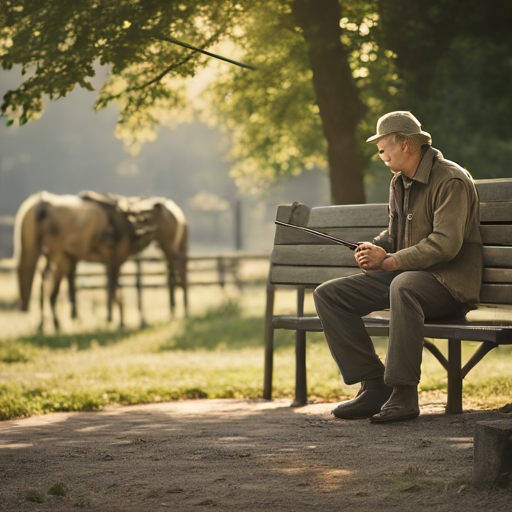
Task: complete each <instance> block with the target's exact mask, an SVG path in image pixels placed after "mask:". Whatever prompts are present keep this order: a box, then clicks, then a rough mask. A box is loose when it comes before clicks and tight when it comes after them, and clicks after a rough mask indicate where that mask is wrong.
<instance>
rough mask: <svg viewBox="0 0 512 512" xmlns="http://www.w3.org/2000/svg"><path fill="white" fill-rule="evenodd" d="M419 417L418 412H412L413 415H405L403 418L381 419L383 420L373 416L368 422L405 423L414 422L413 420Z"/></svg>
mask: <svg viewBox="0 0 512 512" xmlns="http://www.w3.org/2000/svg"><path fill="white" fill-rule="evenodd" d="M419 415H420V413H419V412H414V413H410V414H405V415H403V416H395V417H393V416H391V417H389V416H388V417H387V418H386V417H385V416H384V417H383V418H375V417H374V416H372V417H371V418H370V421H371V422H372V423H393V422H395V421H406V420H414V419H415V418H417V417H418V416H419Z"/></svg>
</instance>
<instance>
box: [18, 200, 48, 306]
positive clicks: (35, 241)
mask: <svg viewBox="0 0 512 512" xmlns="http://www.w3.org/2000/svg"><path fill="white" fill-rule="evenodd" d="M42 196H43V192H39V193H36V194H33V195H31V196H30V197H29V198H27V199H26V200H25V201H23V203H22V204H21V206H20V208H19V210H18V212H17V213H16V217H15V218H14V240H13V245H14V255H13V259H14V262H15V265H16V268H17V272H18V289H19V305H20V309H21V310H22V311H27V310H28V305H29V301H30V292H31V289H32V281H33V279H34V273H35V269H36V265H37V261H38V259H39V256H40V255H41V248H40V246H39V227H38V222H37V220H38V219H37V217H39V218H41V217H42V216H44V211H43V205H44V203H43V202H42ZM36 212H37V217H36Z"/></svg>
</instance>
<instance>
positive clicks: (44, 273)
mask: <svg viewBox="0 0 512 512" xmlns="http://www.w3.org/2000/svg"><path fill="white" fill-rule="evenodd" d="M49 272H50V262H49V261H48V262H47V263H46V267H45V268H44V270H43V271H42V272H41V292H40V296H39V305H40V308H41V321H40V322H39V326H38V328H37V332H39V333H40V334H43V326H44V280H45V279H46V278H47V276H48V273H49Z"/></svg>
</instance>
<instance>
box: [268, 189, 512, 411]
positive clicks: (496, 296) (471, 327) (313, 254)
mask: <svg viewBox="0 0 512 512" xmlns="http://www.w3.org/2000/svg"><path fill="white" fill-rule="evenodd" d="M476 186H477V190H478V193H479V198H480V208H481V211H480V230H481V234H482V239H483V242H484V273H483V283H482V290H481V298H480V300H481V302H482V303H481V304H479V305H478V308H477V309H476V310H474V311H471V312H470V313H468V315H467V317H466V319H465V320H464V321H462V322H461V323H455V322H436V323H434V322H429V323H427V324H425V338H431V339H432V338H433V339H447V340H448V357H447V358H446V357H445V356H444V355H443V354H442V352H441V351H440V350H439V349H438V348H437V346H436V345H435V344H434V343H433V342H431V341H429V340H427V339H425V341H424V348H426V349H428V350H429V351H430V352H431V353H432V354H433V355H434V356H435V357H436V358H437V359H438V360H439V362H440V363H441V364H442V365H443V367H444V368H445V369H446V370H447V373H448V399H447V405H446V412H447V413H451V414H458V413H462V381H463V379H464V377H465V376H466V375H467V374H468V372H469V371H470V370H471V369H472V368H473V367H474V366H475V365H476V364H477V363H478V362H479V361H480V360H481V359H482V358H483V357H484V356H485V355H486V354H487V353H488V352H489V351H490V350H492V349H493V348H496V347H498V346H499V345H505V344H512V179H493V180H479V181H476ZM290 211H291V206H279V207H278V210H277V220H280V221H282V222H288V218H289V216H290ZM387 223H388V212H387V204H363V205H350V206H327V207H320V208H313V209H312V210H311V216H310V219H309V224H308V227H309V228H313V229H317V230H320V231H324V232H326V233H328V234H330V235H333V236H336V237H339V238H343V239H345V240H350V241H372V240H373V238H374V237H375V236H377V235H378V234H379V233H380V232H381V231H382V230H384V229H386V227H387ZM360 272H361V270H360V269H359V268H358V267H357V265H356V262H355V260H354V253H353V252H352V251H351V250H350V249H347V248H345V247H343V246H340V245H337V244H334V243H332V242H330V241H329V240H325V239H323V238H319V237H316V236H314V235H311V234H309V233H304V232H301V231H298V230H296V229H293V228H289V227H284V226H276V234H275V240H274V248H273V251H272V254H271V257H270V271H269V276H268V282H267V304H266V314H265V376H264V391H263V396H264V398H266V399H271V397H272V370H273V349H274V329H288V330H294V331H296V348H295V350H296V387H295V401H294V402H293V404H292V405H295V406H299V405H305V404H306V403H307V385H306V332H308V331H310V332H321V331H322V325H321V323H320V320H319V318H318V317H317V316H304V293H305V289H306V288H315V287H316V286H318V285H319V284H321V283H323V282H325V281H327V280H329V279H334V278H338V277H345V276H350V275H353V274H357V273H360ZM276 285H293V286H294V287H297V312H296V314H295V315H286V316H276V315H274V298H275V292H276ZM365 325H366V329H367V331H368V333H369V334H370V336H388V334H389V316H388V313H387V312H386V311H382V312H376V313H372V314H371V315H369V316H367V317H365ZM462 340H467V341H477V342H481V345H480V346H479V348H478V349H477V350H476V351H475V353H474V354H473V355H472V357H471V358H470V359H469V361H468V362H467V363H466V364H465V365H464V366H462V360H461V341H462Z"/></svg>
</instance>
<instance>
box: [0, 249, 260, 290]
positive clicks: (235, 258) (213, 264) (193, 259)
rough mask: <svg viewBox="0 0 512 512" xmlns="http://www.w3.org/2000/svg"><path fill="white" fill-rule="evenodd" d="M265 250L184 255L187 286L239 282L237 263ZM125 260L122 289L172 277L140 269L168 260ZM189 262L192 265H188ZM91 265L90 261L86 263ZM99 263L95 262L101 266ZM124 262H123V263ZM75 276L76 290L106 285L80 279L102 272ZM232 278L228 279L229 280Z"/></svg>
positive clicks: (0, 268) (9, 268) (4, 268)
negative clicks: (203, 276) (207, 277)
mask: <svg viewBox="0 0 512 512" xmlns="http://www.w3.org/2000/svg"><path fill="white" fill-rule="evenodd" d="M268 259H269V254H268V253H247V252H233V253H223V254H198V255H189V256H188V257H187V284H188V286H208V285H220V286H222V287H224V286H225V285H226V284H227V283H230V282H231V283H234V284H237V285H238V284H240V279H239V269H240V263H241V262H243V261H249V260H268ZM200 262H207V263H210V266H207V267H197V266H195V265H193V264H194V263H200ZM126 263H128V264H129V263H135V265H136V269H135V270H123V268H121V273H120V274H119V286H120V287H121V288H126V287H136V288H138V289H141V288H162V287H167V286H168V285H169V279H173V276H169V273H168V271H167V269H165V270H148V269H144V268H143V264H144V263H161V264H166V263H167V260H166V259H165V258H164V257H163V256H162V257H157V256H135V257H132V258H130V259H129V260H128V261H127V262H126ZM190 264H192V266H191V265H190ZM88 265H90V263H88ZM100 265H102V264H98V266H100ZM125 265H126V264H125ZM15 270H16V269H15V267H14V265H13V264H10V265H7V264H4V265H0V273H11V272H14V271H15ZM207 272H209V273H212V272H213V273H215V274H216V276H217V279H215V280H209V281H207V280H202V281H191V280H190V279H188V277H189V276H190V275H194V274H197V273H207ZM75 277H76V279H77V286H76V288H77V290H78V289H83V290H94V289H101V288H105V286H106V283H105V282H104V283H102V284H92V283H84V282H80V280H81V279H87V278H103V279H106V275H105V273H104V272H102V271H99V272H91V271H80V272H77V274H76V276H75ZM145 277H166V280H165V282H162V283H147V282H146V283H145V282H144V278H145ZM229 277H231V279H228V278H229ZM124 278H135V282H126V279H124Z"/></svg>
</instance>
